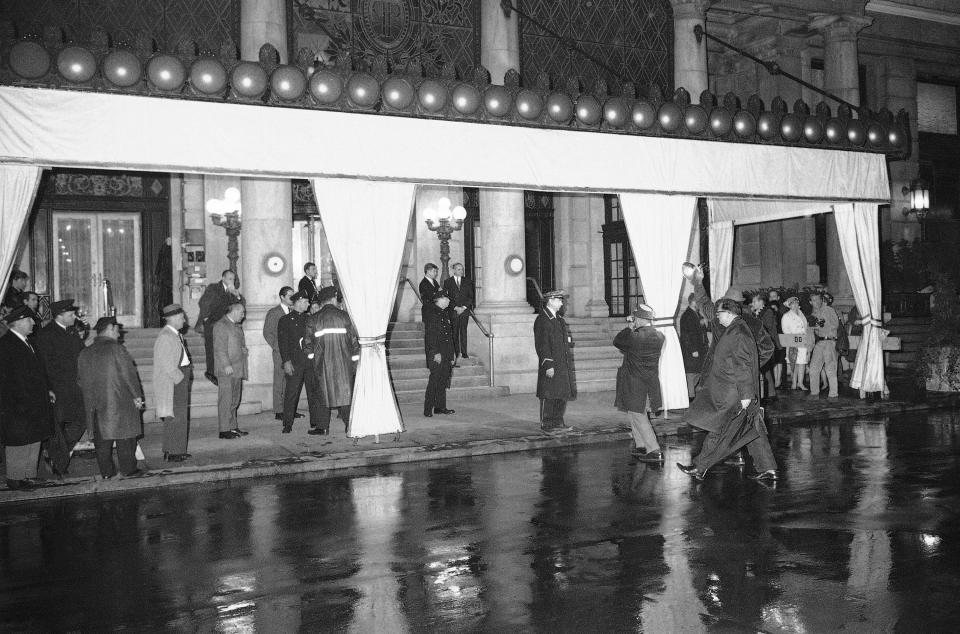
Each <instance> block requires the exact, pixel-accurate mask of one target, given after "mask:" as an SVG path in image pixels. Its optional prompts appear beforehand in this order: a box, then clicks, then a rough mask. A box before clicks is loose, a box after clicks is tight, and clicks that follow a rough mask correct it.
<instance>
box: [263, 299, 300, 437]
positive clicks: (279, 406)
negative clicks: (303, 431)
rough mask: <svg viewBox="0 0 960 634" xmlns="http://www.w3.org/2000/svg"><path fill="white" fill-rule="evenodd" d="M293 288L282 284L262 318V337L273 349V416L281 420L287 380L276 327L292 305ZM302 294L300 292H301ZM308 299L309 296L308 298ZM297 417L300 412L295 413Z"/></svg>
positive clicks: (288, 312)
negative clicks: (272, 305) (272, 303)
mask: <svg viewBox="0 0 960 634" xmlns="http://www.w3.org/2000/svg"><path fill="white" fill-rule="evenodd" d="M293 295H294V292H293V289H292V288H290V287H289V286H284V287H283V288H281V289H280V303H279V304H277V305H276V306H274V307H273V308H271V309H270V310H268V311H267V315H266V317H264V319H263V338H264V339H265V340H266V342H267V344H269V346H270V349H271V350H273V415H274V416H273V417H274V418H275V419H277V420H283V407H284V404H283V389H284V387H285V385H286V382H287V377H286V375H285V374H284V372H283V359H281V358H280V340H279V338H278V327H279V325H280V318H281V317H283V316H284V315H289V314H290V308H291V307H292V306H293V300H292V299H291V298H292V297H293ZM301 296H302V293H301ZM308 299H309V298H308ZM296 416H297V418H300V417H302V414H297V415H296Z"/></svg>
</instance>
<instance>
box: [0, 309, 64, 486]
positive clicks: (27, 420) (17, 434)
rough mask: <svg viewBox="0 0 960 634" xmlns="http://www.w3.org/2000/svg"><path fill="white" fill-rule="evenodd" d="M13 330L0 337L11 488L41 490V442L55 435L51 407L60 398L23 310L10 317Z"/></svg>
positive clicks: (0, 398)
mask: <svg viewBox="0 0 960 634" xmlns="http://www.w3.org/2000/svg"><path fill="white" fill-rule="evenodd" d="M3 319H4V323H6V324H7V326H8V327H9V331H8V332H7V334H5V335H4V336H2V337H0V440H2V441H3V445H4V455H5V460H4V462H5V463H6V468H7V488H8V489H30V488H33V487H35V486H38V485H39V484H40V482H38V481H37V463H38V461H39V459H40V443H41V442H43V441H44V440H46V439H47V438H49V437H50V436H51V434H52V433H53V411H52V409H51V407H50V404H51V403H52V402H53V401H54V400H56V396H55V395H54V393H53V391H52V390H51V389H50V387H49V385H48V384H47V375H46V372H45V371H44V369H43V361H42V360H41V359H40V356H39V355H37V353H36V352H35V351H34V349H33V346H32V345H30V344H29V343H28V342H27V337H28V336H29V335H30V333H31V332H32V331H33V327H34V322H33V312H32V311H31V310H30V309H29V308H27V307H26V306H20V307H19V308H15V309H14V310H13V311H11V312H10V313H8V314H7V315H6V316H5V317H4V318H3Z"/></svg>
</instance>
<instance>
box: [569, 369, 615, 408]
mask: <svg viewBox="0 0 960 634" xmlns="http://www.w3.org/2000/svg"><path fill="white" fill-rule="evenodd" d="M615 389H617V377H616V376H614V377H613V378H612V379H611V378H601V379H588V380H581V379H580V377H577V392H609V391H612V390H615ZM610 406H611V407H613V403H610Z"/></svg>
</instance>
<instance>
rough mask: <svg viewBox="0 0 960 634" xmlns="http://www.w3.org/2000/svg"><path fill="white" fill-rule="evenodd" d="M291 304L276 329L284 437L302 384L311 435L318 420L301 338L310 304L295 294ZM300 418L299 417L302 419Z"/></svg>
mask: <svg viewBox="0 0 960 634" xmlns="http://www.w3.org/2000/svg"><path fill="white" fill-rule="evenodd" d="M291 299H292V300H293V304H292V308H291V310H290V312H289V313H287V314H286V315H284V316H283V317H281V318H280V323H279V324H278V325H277V339H278V342H279V343H278V345H279V348H280V363H281V366H282V367H283V373H284V379H285V380H286V386H285V387H284V397H283V398H284V401H283V415H282V416H281V417H280V419H281V420H282V421H283V433H284V434H289V433H290V432H291V431H292V430H293V420H294V418H296V412H297V403H298V402H299V401H300V393H301V392H302V391H303V384H304V383H306V384H307V407H308V408H309V409H310V432H309V433H314V431H313V430H314V429H319V425H320V422H319V421H320V418H319V410H318V409H317V386H316V380H315V377H314V374H313V368H311V367H310V361H309V359H308V358H307V353H306V352H305V351H304V346H303V342H304V338H305V337H306V332H307V330H308V328H307V309H308V308H309V307H310V300H309V299H308V298H307V296H306V295H304V294H303V293H300V292H297V293H294V294H293V295H292V296H291ZM301 417H302V416H301Z"/></svg>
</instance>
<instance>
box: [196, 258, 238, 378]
mask: <svg viewBox="0 0 960 634" xmlns="http://www.w3.org/2000/svg"><path fill="white" fill-rule="evenodd" d="M236 282H237V274H236V273H234V272H233V271H231V270H230V269H227V270H226V271H224V272H223V273H221V274H220V281H219V282H217V283H216V284H211V285H210V286H208V287H207V289H206V290H205V291H203V295H202V296H201V297H200V315H199V316H198V317H197V324H198V325H199V326H200V327H201V328H203V347H204V351H205V352H206V362H207V369H206V372H204V374H203V376H205V377H207V380H208V381H210V382H211V383H213V384H214V385H216V384H217V376H219V373H218V371H217V367H216V359H215V358H214V354H213V330H214V326H215V325H216V324H217V323H218V322H219V321H220V320H221V319H223V316H224V315H226V314H227V310H228V309H229V308H230V306H231V304H233V303H235V302H238V301H243V297H242V296H241V295H240V291H238V290H237V286H236Z"/></svg>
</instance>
